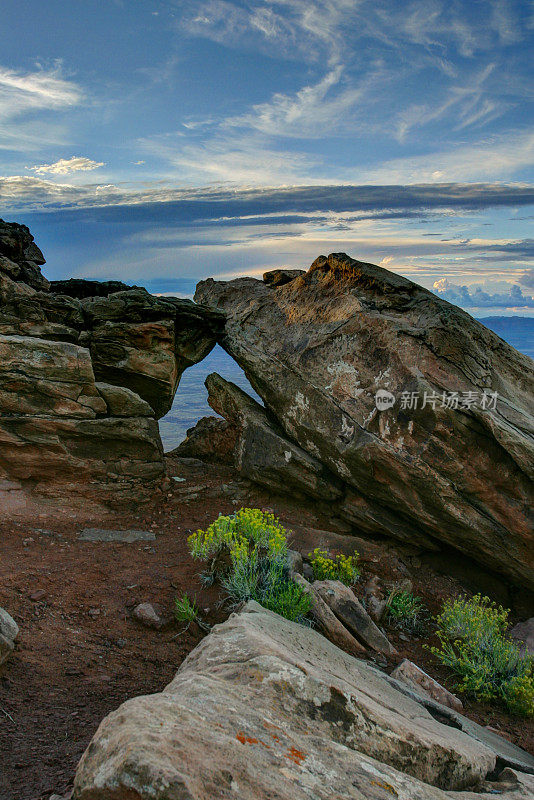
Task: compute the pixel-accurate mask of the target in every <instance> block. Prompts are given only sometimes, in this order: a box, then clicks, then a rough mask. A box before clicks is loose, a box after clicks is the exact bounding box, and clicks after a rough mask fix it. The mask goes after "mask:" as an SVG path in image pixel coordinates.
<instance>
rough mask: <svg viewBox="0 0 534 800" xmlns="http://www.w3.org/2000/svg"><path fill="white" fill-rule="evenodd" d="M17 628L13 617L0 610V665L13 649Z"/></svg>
mask: <svg viewBox="0 0 534 800" xmlns="http://www.w3.org/2000/svg"><path fill="white" fill-rule="evenodd" d="M18 632H19V627H18V625H17V623H16V622H15V620H14V619H13V617H12V616H11V615H10V614H8V613H7V611H5V610H4V609H3V608H0V664H3V663H4V661H6V659H7V658H9V656H10V655H11V653H12V652H13V650H14V648H15V639H16V637H17V636H18Z"/></svg>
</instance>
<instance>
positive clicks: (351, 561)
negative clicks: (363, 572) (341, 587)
mask: <svg viewBox="0 0 534 800" xmlns="http://www.w3.org/2000/svg"><path fill="white" fill-rule="evenodd" d="M308 555H309V558H310V561H311V567H312V570H313V577H314V579H315V580H316V581H326V580H333V581H341V583H344V584H346V585H347V586H352V585H353V584H354V583H356V581H357V580H358V578H359V577H360V570H359V569H358V567H357V563H358V553H357V552H356V551H354V554H353V555H352V556H344V555H343V554H342V553H340V554H338V555H337V556H335V557H334V558H331V557H330V556H329V555H328V552H327V551H326V550H321V548H320V547H316V548H315V550H313V551H312V552H311V553H309V554H308Z"/></svg>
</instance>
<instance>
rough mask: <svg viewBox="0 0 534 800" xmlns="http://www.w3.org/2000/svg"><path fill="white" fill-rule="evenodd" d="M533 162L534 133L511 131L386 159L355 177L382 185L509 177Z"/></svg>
mask: <svg viewBox="0 0 534 800" xmlns="http://www.w3.org/2000/svg"><path fill="white" fill-rule="evenodd" d="M532 165H534V133H511V134H507V135H505V136H501V137H495V138H494V139H492V140H491V139H490V140H486V141H481V142H480V143H476V144H472V145H465V146H463V147H456V148H454V149H452V148H451V149H450V150H444V151H441V152H439V151H438V152H430V153H426V154H425V155H421V156H412V157H407V158H398V159H393V160H391V161H386V162H385V163H383V164H382V165H381V166H380V167H376V168H373V167H372V168H370V169H368V170H365V169H362V170H358V171H357V174H354V173H353V174H352V175H351V179H354V180H358V181H362V182H365V183H379V184H380V183H390V184H391V183H445V182H448V181H472V180H473V181H475V180H492V179H497V180H506V179H507V178H510V177H513V175H514V174H515V173H516V172H518V171H519V170H522V169H525V168H527V167H531V166H532ZM347 177H348V176H347Z"/></svg>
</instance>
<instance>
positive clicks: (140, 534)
mask: <svg viewBox="0 0 534 800" xmlns="http://www.w3.org/2000/svg"><path fill="white" fill-rule="evenodd" d="M155 538H156V534H155V533H154V532H153V531H138V530H125V531H110V530H105V529H103V528H85V529H84V530H83V531H82V532H81V533H80V535H79V536H78V539H79V541H80V542H153V541H154V540H155Z"/></svg>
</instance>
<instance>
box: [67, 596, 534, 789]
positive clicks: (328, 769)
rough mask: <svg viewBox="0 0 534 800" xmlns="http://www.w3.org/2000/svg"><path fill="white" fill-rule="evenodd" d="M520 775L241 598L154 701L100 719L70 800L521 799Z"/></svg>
mask: <svg viewBox="0 0 534 800" xmlns="http://www.w3.org/2000/svg"><path fill="white" fill-rule="evenodd" d="M438 720H440V721H438ZM503 768H504V769H503ZM529 772H530V773H532V772H534V759H533V758H532V757H531V756H529V755H528V754H527V753H524V752H523V751H522V750H520V749H519V748H517V747H515V746H513V745H511V744H509V743H508V742H506V741H505V740H504V739H501V738H500V737H499V736H497V735H495V734H492V733H490V732H488V731H487V730H485V729H483V728H480V727H479V726H478V725H476V724H475V723H472V722H470V721H469V720H467V719H466V718H465V717H462V716H461V715H460V714H457V713H456V712H454V711H452V710H450V709H448V708H445V707H443V706H440V705H439V704H438V703H436V702H435V701H433V700H430V699H428V698H424V697H423V696H420V695H418V694H417V693H416V692H415V691H413V690H411V689H409V688H408V687H406V686H404V685H403V684H402V683H399V682H397V681H395V680H394V679H392V678H388V676H386V675H384V674H383V673H381V672H379V671H378V670H377V669H376V668H375V667H372V666H370V665H368V664H366V663H365V662H363V661H359V660H357V659H356V658H354V657H352V656H350V655H348V654H347V653H345V652H343V651H342V650H339V649H338V648H337V647H335V645H333V644H331V643H330V642H328V641H327V640H326V639H324V638H323V637H322V636H321V635H320V634H319V633H317V632H316V631H314V630H312V629H310V628H307V627H304V626H300V625H297V624H296V623H293V622H288V621H287V620H285V619H283V618H282V617H280V616H278V615H276V614H274V613H272V612H270V611H266V610H265V609H263V608H261V606H259V605H258V604H257V603H254V602H250V603H248V604H247V606H246V607H245V609H244V610H243V611H242V612H241V613H240V614H234V615H233V616H232V617H230V619H229V620H228V621H227V622H225V623H223V624H222V625H217V626H215V628H213V630H212V632H211V633H210V634H209V636H207V637H206V638H205V639H204V640H203V641H202V642H201V644H200V645H198V647H197V648H196V649H195V650H194V651H193V652H192V653H191V654H190V655H189V656H188V657H187V658H186V660H185V661H184V663H183V664H182V666H181V667H180V669H179V670H178V672H177V674H176V677H175V678H174V680H173V681H172V682H171V683H170V684H169V685H168V686H167V687H166V688H165V689H164V690H163V692H161V693H160V694H153V695H149V696H147V697H137V698H135V699H133V700H128V701H127V702H126V703H124V704H123V705H122V706H121V707H120V708H119V709H118V710H117V711H115V712H113V713H112V714H110V715H109V716H108V717H106V719H104V721H103V722H102V723H101V725H100V727H99V729H98V730H97V732H96V734H95V736H94V738H93V740H92V742H91V744H90V745H89V747H88V748H87V750H86V752H85V754H84V756H83V758H82V760H81V762H80V765H79V767H78V770H77V774H76V779H75V784H74V798H75V800H111V798H113V800H130V798H131V800H134V798H135V800H149V799H150V800H167V798H183V800H186V799H187V800H197V798H198V800H200V799H201V798H202V799H203V798H213V799H215V798H221V799H222V798H231V797H239V798H242V799H243V800H272V798H275V797H276V798H278V800H310V798H315V799H316V800H327V799H329V798H334V797H339V798H341V797H342V798H353V800H363V798H365V799H366V800H391V798H392V797H399V798H401V797H402V798H406V799H407V798H410V800H447V798H452V797H454V798H457V800H467V798H471V797H475V796H476V797H477V798H479V800H486V799H487V800H489V798H491V797H494V796H495V794H496V793H497V794H499V796H501V797H503V800H512V798H513V800H527V798H529V797H532V792H533V791H534V777H533V775H532V774H528V773H529ZM495 773H497V774H495ZM489 778H490V779H491V780H488V779H489ZM471 789H472V790H477V791H478V792H480V793H477V794H476V795H473V794H472V793H471V791H469V790H471ZM508 790H509V791H508Z"/></svg>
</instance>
